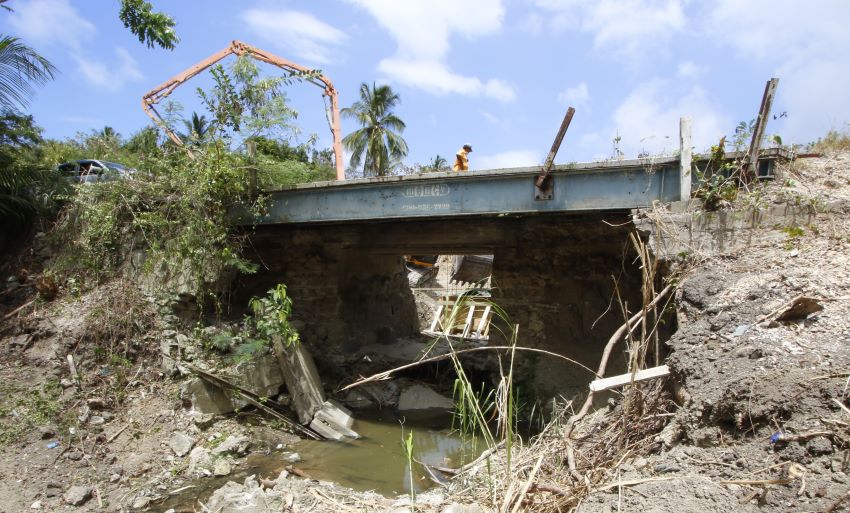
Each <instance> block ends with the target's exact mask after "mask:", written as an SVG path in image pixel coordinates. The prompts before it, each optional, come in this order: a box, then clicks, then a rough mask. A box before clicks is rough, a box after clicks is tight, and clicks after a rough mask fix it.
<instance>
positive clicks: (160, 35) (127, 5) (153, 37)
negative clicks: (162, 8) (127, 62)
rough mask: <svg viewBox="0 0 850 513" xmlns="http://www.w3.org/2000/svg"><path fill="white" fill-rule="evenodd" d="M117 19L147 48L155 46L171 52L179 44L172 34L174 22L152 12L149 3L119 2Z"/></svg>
mask: <svg viewBox="0 0 850 513" xmlns="http://www.w3.org/2000/svg"><path fill="white" fill-rule="evenodd" d="M118 18H120V19H121V21H122V22H123V23H124V26H125V27H127V28H128V29H130V32H132V33H133V34H135V35H136V36H137V37H138V38H139V42H141V43H145V44H146V45H147V46H148V48H153V47H154V46H155V45H157V46H159V47H160V48H164V49H166V50H173V49H174V47H175V46H176V45H177V43H179V42H180V38H179V37H177V34H176V33H175V32H174V25H176V23H175V21H174V20H173V19H172V18H171V16H168V15H167V14H164V13H161V12H153V6H152V5H151V4H150V2H145V1H144V0H121V10H120V11H118Z"/></svg>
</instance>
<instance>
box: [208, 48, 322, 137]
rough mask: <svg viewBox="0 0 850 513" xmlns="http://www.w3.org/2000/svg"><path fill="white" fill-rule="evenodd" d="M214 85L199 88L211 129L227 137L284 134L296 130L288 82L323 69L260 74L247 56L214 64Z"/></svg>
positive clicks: (305, 77) (314, 74) (301, 78)
mask: <svg viewBox="0 0 850 513" xmlns="http://www.w3.org/2000/svg"><path fill="white" fill-rule="evenodd" d="M210 74H211V75H212V78H213V82H214V84H215V85H214V86H213V88H212V89H211V90H210V91H204V90H202V89H201V88H198V89H197V93H198V97H199V98H200V99H201V102H202V103H203V105H204V106H205V107H206V108H207V110H209V112H210V114H211V116H212V120H211V131H212V132H213V133H214V134H215V135H216V136H217V137H221V138H223V139H225V140H227V141H234V140H236V139H237V137H241V138H242V139H243V140H247V139H250V138H252V137H256V136H258V135H278V136H279V135H281V134H282V133H288V132H293V131H295V127H294V126H293V125H292V124H291V121H292V120H293V119H295V117H296V116H297V113H296V112H295V110H293V109H291V108H290V107H289V106H288V105H287V102H286V94H285V93H284V90H283V88H284V86H287V85H290V84H292V83H294V82H297V81H300V80H303V79H312V78H315V77H317V76H319V75H321V72H319V71H318V70H311V71H305V72H299V73H293V74H291V75H289V76H286V77H260V69H259V67H258V66H257V65H256V64H255V63H254V61H253V60H252V59H251V58H250V57H247V56H243V57H239V58H238V59H236V60H235V61H234V62H233V64H232V66H231V67H230V70H229V71H228V70H227V69H225V67H224V66H222V65H221V64H218V65H215V66H213V67H212V68H210Z"/></svg>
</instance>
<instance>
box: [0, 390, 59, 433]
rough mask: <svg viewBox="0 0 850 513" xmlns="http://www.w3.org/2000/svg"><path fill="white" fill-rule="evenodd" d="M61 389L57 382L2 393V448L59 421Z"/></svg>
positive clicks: (0, 406) (0, 400) (0, 424)
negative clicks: (39, 427) (25, 434)
mask: <svg viewBox="0 0 850 513" xmlns="http://www.w3.org/2000/svg"><path fill="white" fill-rule="evenodd" d="M61 395H62V387H61V386H60V385H59V383H58V382H56V381H48V382H47V383H45V384H43V385H41V386H39V387H33V388H30V389H27V390H25V389H19V388H13V387H11V386H9V385H3V387H2V389H0V447H4V446H6V445H8V444H9V443H12V442H14V441H16V440H17V439H18V438H19V437H20V436H21V435H23V434H24V433H26V432H27V431H29V430H31V429H33V428H34V427H37V426H43V425H46V424H49V423H53V422H57V421H60V416H61V412H62V409H61V406H60V403H59V398H60V396H61Z"/></svg>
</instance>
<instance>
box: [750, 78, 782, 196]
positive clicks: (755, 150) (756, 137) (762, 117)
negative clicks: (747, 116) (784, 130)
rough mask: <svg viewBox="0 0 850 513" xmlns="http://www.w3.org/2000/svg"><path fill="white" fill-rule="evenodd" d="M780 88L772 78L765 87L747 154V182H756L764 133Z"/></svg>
mask: <svg viewBox="0 0 850 513" xmlns="http://www.w3.org/2000/svg"><path fill="white" fill-rule="evenodd" d="M778 86H779V79H778V78H771V79H770V80H768V81H767V84H765V86H764V95H763V96H762V98H761V107H759V114H758V118H756V126H755V128H753V138H752V140H751V141H750V151H749V152H747V163H746V169H745V173H744V179H745V180H754V179H755V177H756V175H757V174H758V161H759V150H761V141H762V139H764V131H765V129H766V128H767V120H768V118H770V109H771V107H773V98H774V97H775V96H776V88H777V87H778Z"/></svg>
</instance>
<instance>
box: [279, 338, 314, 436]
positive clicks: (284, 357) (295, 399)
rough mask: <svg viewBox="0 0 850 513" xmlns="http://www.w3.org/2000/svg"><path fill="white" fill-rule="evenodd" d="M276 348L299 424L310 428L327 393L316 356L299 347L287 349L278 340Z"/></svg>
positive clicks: (295, 345)
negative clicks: (317, 368) (320, 376)
mask: <svg viewBox="0 0 850 513" xmlns="http://www.w3.org/2000/svg"><path fill="white" fill-rule="evenodd" d="M273 346H274V351H275V356H276V357H277V361H278V364H279V368H280V370H281V371H282V374H283V378H284V381H285V382H286V389H287V390H288V391H289V394H290V396H292V404H293V406H294V407H295V412H296V413H297V414H298V420H299V421H300V422H301V423H302V424H305V425H306V424H309V423H310V422H311V421H312V420H313V416H314V415H315V414H316V412H317V411H319V409H320V408H321V407H322V404H323V403H324V402H325V392H324V391H323V390H322V382H321V380H320V379H319V371H318V370H316V363H315V362H314V361H313V356H312V355H310V352H309V351H307V349H306V348H305V347H304V346H303V344H300V343H296V344H292V345H290V346H289V347H286V348H285V347H284V346H283V341H282V340H281V339H280V337H275V339H274V341H273Z"/></svg>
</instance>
